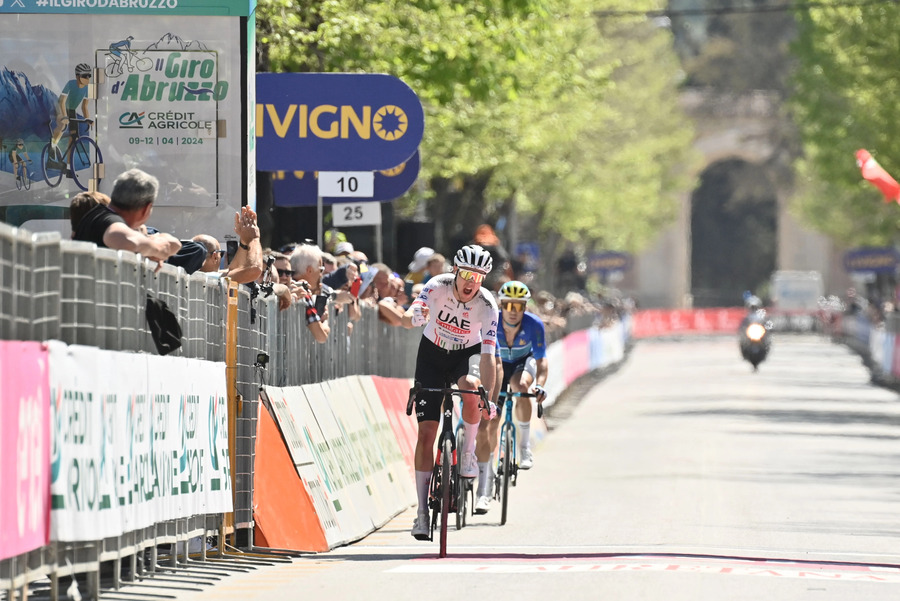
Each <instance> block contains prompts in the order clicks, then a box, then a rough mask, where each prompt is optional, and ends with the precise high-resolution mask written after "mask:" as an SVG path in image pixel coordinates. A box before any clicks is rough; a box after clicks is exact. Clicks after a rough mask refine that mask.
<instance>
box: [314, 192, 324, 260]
mask: <svg viewBox="0 0 900 601" xmlns="http://www.w3.org/2000/svg"><path fill="white" fill-rule="evenodd" d="M322 214H323V210H322V196H321V195H316V221H317V222H318V224H317V227H318V230H319V248H321V249H323V250H324V249H325V247H324V246H323V245H322V242H323V238H324V232H323V231H322V230H323V228H324V223H323V222H324V217H323V215H322Z"/></svg>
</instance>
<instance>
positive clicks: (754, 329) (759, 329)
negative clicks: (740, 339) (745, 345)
mask: <svg viewBox="0 0 900 601" xmlns="http://www.w3.org/2000/svg"><path fill="white" fill-rule="evenodd" d="M746 334H747V338H749V339H750V340H752V341H753V342H759V341H760V340H762V338H763V336H765V335H766V328H764V327H763V326H762V325H761V324H758V323H751V324H750V325H749V326H747V330H746Z"/></svg>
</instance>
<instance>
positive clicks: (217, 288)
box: [0, 223, 421, 599]
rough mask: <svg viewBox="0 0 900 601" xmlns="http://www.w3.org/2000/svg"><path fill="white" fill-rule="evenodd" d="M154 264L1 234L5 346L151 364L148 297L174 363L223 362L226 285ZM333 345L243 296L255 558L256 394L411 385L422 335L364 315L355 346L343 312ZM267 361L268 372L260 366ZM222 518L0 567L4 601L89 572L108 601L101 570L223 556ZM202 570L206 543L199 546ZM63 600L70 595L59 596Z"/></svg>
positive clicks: (57, 548) (246, 516)
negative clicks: (160, 559)
mask: <svg viewBox="0 0 900 601" xmlns="http://www.w3.org/2000/svg"><path fill="white" fill-rule="evenodd" d="M155 267H156V264H155V263H151V262H149V261H146V260H144V259H142V258H141V257H140V256H139V255H135V254H133V253H130V252H124V251H114V250H110V249H102V248H97V247H96V246H95V245H93V244H89V243H83V242H74V241H70V240H62V239H61V238H60V236H59V234H56V233H37V234H33V233H30V232H27V231H25V230H21V229H17V228H13V227H10V226H8V225H6V224H3V223H0V340H34V341H45V340H51V339H56V340H61V341H63V342H65V343H68V344H80V345H87V346H94V347H98V348H101V349H105V350H112V351H126V352H145V353H152V354H155V353H156V352H157V351H156V347H155V346H154V344H153V341H152V337H151V335H150V332H149V330H148V328H147V321H146V298H147V295H148V294H149V295H152V296H154V297H156V298H158V299H161V300H162V301H164V302H165V303H166V304H167V305H168V307H169V308H170V309H171V310H172V311H173V312H174V313H175V314H176V315H177V317H178V321H179V324H180V325H181V328H182V334H183V336H182V346H181V348H179V349H178V350H176V351H174V352H173V353H171V356H176V357H177V356H182V357H190V358H198V359H205V360H209V361H217V362H222V361H225V348H226V312H227V301H228V283H227V281H224V280H219V279H218V278H214V277H208V276H207V275H205V274H200V273H195V274H192V275H187V274H186V273H185V272H184V271H183V270H182V269H181V268H175V267H173V266H171V265H165V266H163V268H162V269H161V270H160V271H159V272H156V271H155ZM329 312H330V315H331V318H330V320H329V321H330V324H331V329H332V331H331V335H330V336H329V340H328V341H327V342H326V343H324V344H318V343H316V342H315V341H314V340H313V338H312V336H311V335H310V334H309V332H308V330H307V328H306V322H305V319H304V312H303V311H301V310H300V309H299V308H298V307H291V308H290V309H288V310H285V311H279V309H278V306H277V300H276V299H275V298H274V297H271V296H270V297H268V298H266V297H265V296H264V295H255V294H253V292H252V291H251V289H250V288H248V287H246V286H241V287H240V288H239V290H238V319H237V365H236V373H237V377H236V387H237V389H238V390H237V398H238V403H237V406H236V407H231V408H230V410H231V411H236V415H237V419H236V433H235V439H234V440H235V443H234V446H235V448H234V457H235V465H233V466H232V471H233V473H234V484H235V486H234V520H233V527H234V533H235V534H234V535H232V538H231V540H232V542H233V543H234V544H235V545H236V546H238V547H239V548H248V549H250V548H253V537H252V532H253V526H254V523H253V465H254V449H255V446H256V420H257V416H258V405H259V403H258V391H259V386H260V385H261V384H262V383H268V384H273V385H277V386H293V385H301V384H308V383H314V382H322V381H327V380H330V379H334V378H339V377H342V376H346V375H355V374H367V375H382V376H390V377H409V376H411V373H412V370H413V366H414V362H415V353H416V348H417V345H418V339H419V337H420V336H421V333H420V332H418V331H416V330H405V329H403V328H396V327H391V326H388V325H387V324H385V323H383V322H381V321H379V320H378V317H377V311H376V310H374V309H370V308H364V310H363V315H362V318H361V319H360V320H359V321H357V322H355V323H354V324H353V331H352V335H350V336H347V327H348V316H347V312H346V311H343V312H340V313H338V311H337V309H336V308H335V307H334V306H333V305H331V306H330V307H329ZM261 356H263V357H265V358H267V359H268V361H267V362H266V361H261V360H260V358H261ZM222 523H223V520H222V516H221V515H199V516H193V517H191V518H189V519H179V520H170V521H167V522H161V523H157V524H154V525H153V526H151V527H148V528H144V529H141V530H138V531H134V532H128V533H126V534H124V535H122V536H118V537H113V538H109V539H105V540H97V541H91V542H89V543H77V544H75V543H60V542H53V541H51V543H50V545H48V546H46V547H43V548H40V549H37V550H35V551H32V552H30V553H27V554H24V555H21V556H17V557H13V558H10V559H6V560H2V561H0V597H2V591H4V590H5V591H7V594H8V598H10V599H11V598H14V596H15V590H16V589H18V588H22V587H24V585H26V584H27V583H30V582H34V581H36V580H40V579H42V578H45V577H49V578H50V587H51V598H53V599H56V598H57V595H58V594H60V591H59V587H58V579H59V578H61V577H65V576H68V575H71V574H74V573H79V574H80V573H87V584H88V592H87V594H86V595H85V596H86V598H88V597H90V596H96V595H97V593H98V591H100V564H101V562H112V564H113V566H114V568H113V586H114V587H115V588H118V586H119V582H120V581H119V577H120V566H121V564H122V563H123V562H124V563H125V565H126V566H127V568H128V569H127V570H126V573H127V574H129V575H130V578H134V577H135V576H136V575H141V574H147V573H152V572H153V571H154V570H155V569H157V555H156V553H157V548H158V547H159V545H171V549H172V551H171V553H170V557H169V559H170V562H172V565H177V564H178V562H179V561H182V562H186V561H187V551H185V552H184V557H183V558H181V559H179V557H178V555H177V554H176V553H175V549H176V544H177V543H182V545H181V546H182V547H184V548H185V549H186V548H187V542H188V541H190V539H192V538H196V537H198V536H199V537H203V538H204V539H205V537H207V536H209V537H217V538H218V549H219V551H221V550H222V549H223V548H224V547H225V544H224V543H225V539H226V535H227V533H225V532H223V531H222V528H221V524H222ZM201 547H202V556H203V558H204V559H205V555H206V548H205V544H203V545H201ZM62 593H63V594H64V593H65V591H62Z"/></svg>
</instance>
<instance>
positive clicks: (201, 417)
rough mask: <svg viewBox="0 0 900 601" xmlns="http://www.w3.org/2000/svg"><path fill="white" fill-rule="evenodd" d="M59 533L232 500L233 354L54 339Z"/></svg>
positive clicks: (54, 479)
mask: <svg viewBox="0 0 900 601" xmlns="http://www.w3.org/2000/svg"><path fill="white" fill-rule="evenodd" d="M50 388H51V393H50V394H51V399H52V400H51V418H50V423H51V451H52V452H51V461H50V469H51V502H52V510H51V538H52V539H53V540H57V541H85V540H96V539H98V538H104V537H108V536H116V535H118V534H121V533H123V532H128V531H131V530H135V529H137V528H143V527H146V526H149V525H151V524H153V523H155V522H161V521H164V520H169V519H176V518H183V517H189V516H192V515H199V514H209V513H221V512H228V511H231V509H232V489H231V476H230V463H229V458H228V412H227V403H226V394H225V364H224V363H215V362H210V361H201V360H199V359H185V358H181V357H158V356H155V355H145V354H135V353H120V352H114V351H103V350H98V349H96V348H93V347H82V346H67V345H65V344H63V343H60V342H51V343H50Z"/></svg>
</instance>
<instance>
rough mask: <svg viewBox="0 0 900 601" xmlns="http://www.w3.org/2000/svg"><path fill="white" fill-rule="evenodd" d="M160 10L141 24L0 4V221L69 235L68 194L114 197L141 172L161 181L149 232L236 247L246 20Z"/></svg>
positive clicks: (242, 192)
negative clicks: (123, 180)
mask: <svg viewBox="0 0 900 601" xmlns="http://www.w3.org/2000/svg"><path fill="white" fill-rule="evenodd" d="M13 4H15V3H13ZM29 4H34V3H33V2H30V3H29ZM38 4H40V3H38ZM123 4H124V3H123ZM168 4H171V3H167V4H166V6H165V7H162V6H161V7H159V10H157V11H156V12H152V11H150V12H147V11H144V12H146V13H147V14H145V15H143V16H141V17H140V18H136V17H135V14H136V11H132V10H127V9H126V8H123V7H119V6H118V5H116V6H112V5H110V4H108V3H107V4H106V5H104V7H101V8H103V10H110V11H111V10H119V12H126V13H128V14H98V12H102V11H100V9H99V8H98V9H97V10H94V11H92V12H91V14H2V13H4V12H5V11H7V10H9V9H10V6H9V5H10V3H9V2H7V3H0V6H5V8H0V150H2V152H0V220H3V221H6V222H8V223H10V224H12V225H17V226H23V227H25V228H26V229H30V230H32V231H47V230H51V231H52V230H55V231H61V232H62V233H63V236H64V237H68V235H69V232H70V226H69V222H68V219H67V213H66V211H67V209H68V206H69V203H70V200H71V198H72V197H73V196H74V195H75V194H77V193H79V192H81V191H84V190H94V189H96V190H99V191H100V192H104V193H106V194H109V193H110V192H111V190H112V184H113V181H114V180H115V178H116V177H117V176H118V175H120V174H121V173H122V172H124V171H126V170H128V169H131V168H134V167H137V168H140V169H143V170H144V171H147V172H148V173H150V174H152V175H154V176H156V177H157V178H158V179H159V181H160V192H159V197H158V199H157V201H156V205H155V208H154V211H153V215H152V217H151V220H150V223H148V225H152V226H154V227H156V228H157V229H159V230H161V231H167V232H170V233H172V234H174V235H176V236H178V237H179V238H189V237H192V236H194V235H196V234H201V233H206V234H211V235H213V236H215V237H216V238H218V239H219V240H222V241H224V240H228V239H234V238H235V236H234V232H233V223H234V213H235V211H237V210H238V209H239V208H240V206H241V202H242V198H244V197H245V196H247V192H246V191H247V187H245V186H246V181H245V180H247V179H248V178H249V175H248V174H247V171H246V164H247V160H246V155H247V153H248V149H247V145H248V143H247V139H248V134H247V130H248V129H249V127H250V125H249V124H248V123H247V118H248V117H247V110H246V108H242V98H245V97H246V96H247V95H248V91H249V90H250V88H251V86H252V80H253V78H252V77H251V78H249V80H250V82H248V81H247V79H246V78H244V77H243V76H242V70H243V69H246V67H247V62H246V60H245V59H244V56H243V54H242V50H241V48H242V44H241V39H242V37H244V36H246V34H247V29H246V22H247V19H243V20H242V19H239V18H235V17H233V16H219V15H217V14H215V13H213V12H209V10H207V11H204V12H201V13H199V14H205V15H208V16H198V14H190V11H191V10H192V9H196V10H202V8H203V6H202V5H201V4H202V3H200V4H198V3H197V2H182V3H181V5H179V3H178V2H175V8H171V7H169V6H168ZM206 4H207V5H209V4H210V3H206ZM213 4H216V5H219V4H223V5H227V4H229V3H228V2H222V3H220V2H216V3H213ZM244 4H245V6H246V5H247V3H244ZM42 6H43V7H44V11H46V12H54V11H53V10H52V9H54V8H55V9H57V10H56V11H55V12H61V11H63V10H64V9H65V10H67V11H71V12H77V11H76V9H77V8H79V7H80V9H81V11H80V12H86V11H87V10H88V9H87V8H85V6H86V5H85V4H84V3H82V4H80V5H76V4H75V3H69V4H65V5H64V4H62V3H60V2H57V3H55V4H52V3H51V0H48V1H47V2H45V3H43V5H42ZM128 6H130V7H131V8H135V9H136V8H140V7H141V6H142V4H141V3H140V2H132V3H131V4H130V5H128ZM164 8H165V9H166V10H163V9H164ZM207 8H208V7H207ZM35 12H37V10H36V9H35Z"/></svg>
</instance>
